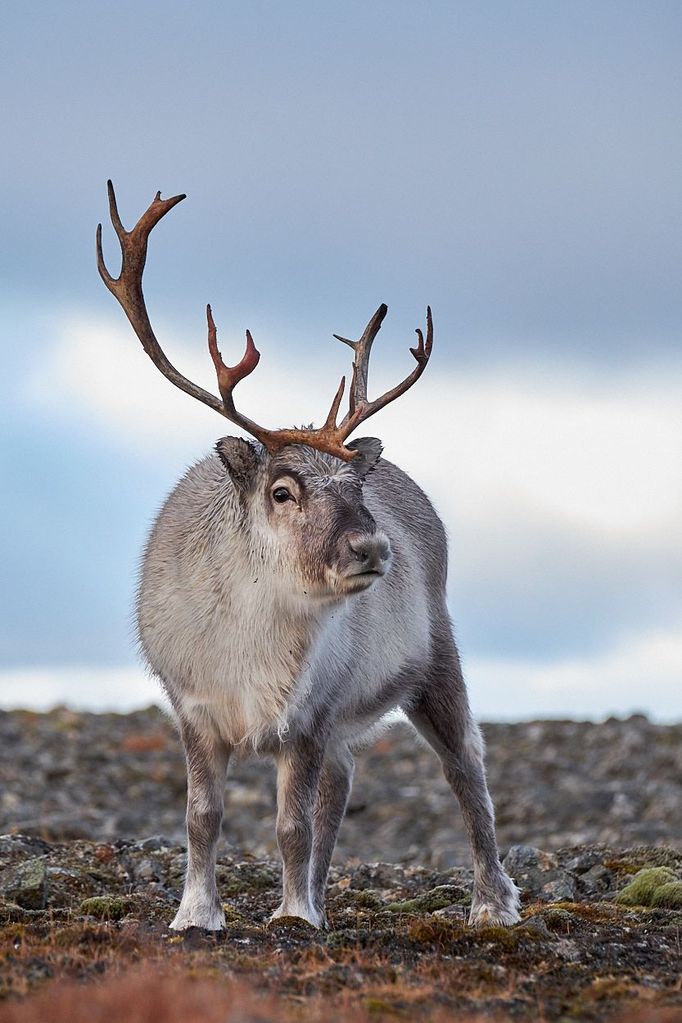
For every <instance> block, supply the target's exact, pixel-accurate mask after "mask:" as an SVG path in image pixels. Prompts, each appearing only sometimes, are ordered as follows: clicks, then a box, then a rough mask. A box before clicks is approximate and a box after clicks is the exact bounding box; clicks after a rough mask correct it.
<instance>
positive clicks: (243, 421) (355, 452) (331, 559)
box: [97, 181, 433, 596]
mask: <svg viewBox="0 0 682 1023" xmlns="http://www.w3.org/2000/svg"><path fill="white" fill-rule="evenodd" d="M108 190H109V210H110V215H111V221H112V224H113V226H114V230H115V231H116V235H117V237H118V240H119V243H120V246H121V253H122V265H121V272H120V275H119V276H118V277H117V278H114V277H112V276H111V274H110V273H109V271H108V270H107V268H106V266H105V263H104V256H103V253H102V225H101V224H100V225H99V226H98V228H97V266H98V270H99V273H100V276H101V277H102V280H103V281H104V283H105V284H106V286H107V288H108V289H109V291H111V293H112V294H113V295H114V296H115V297H116V299H117V300H118V301H119V303H120V304H121V306H122V308H123V310H124V312H125V314H126V316H127V317H128V319H129V320H130V323H131V324H132V326H133V329H134V330H135V333H136V334H137V336H138V338H139V339H140V341H141V342H142V346H143V347H144V350H145V351H146V352H147V354H148V355H149V357H150V358H151V359H152V361H153V362H154V364H155V366H156V367H157V368H158V369H159V370H160V371H161V372H162V373H163V374H164V376H166V377H167V378H168V379H169V380H170V381H171V383H173V384H175V386H176V387H179V388H180V389H181V390H183V391H185V392H186V393H187V394H189V395H191V396H192V397H193V398H196V399H197V400H198V401H201V402H203V403H204V404H205V405H208V406H209V408H212V409H214V410H215V411H216V412H219V413H220V414H221V415H223V416H225V418H227V419H229V420H230V421H231V422H233V423H235V424H236V425H237V426H240V427H241V428H242V429H244V430H245V431H246V432H247V433H249V434H251V436H252V437H255V438H256V440H257V441H259V442H260V444H259V445H257V446H256V445H253V444H251V443H249V442H248V441H245V440H241V439H240V438H236V437H225V438H223V439H222V440H220V441H219V442H218V444H217V451H218V454H219V455H220V458H221V459H222V461H223V464H224V465H225V468H226V470H227V471H228V472H229V474H230V477H231V479H232V481H233V483H234V486H235V490H236V491H237V493H238V495H239V500H240V501H241V502H242V504H243V507H244V508H245V509H247V510H248V512H249V516H248V518H249V522H250V523H251V527H252V528H253V529H254V530H255V532H256V533H257V534H258V541H259V542H260V543H261V544H262V545H263V549H264V550H268V551H270V553H271V554H272V555H274V557H275V558H276V560H277V561H278V563H279V564H280V565H282V566H284V565H288V566H289V567H290V569H291V570H292V573H293V575H294V576H296V577H297V578H298V579H299V580H300V583H301V586H302V588H303V591H304V592H305V593H308V592H311V593H314V594H318V595H320V596H332V595H340V594H343V593H352V592H359V591H361V590H363V589H366V588H367V587H368V586H369V585H371V583H372V582H373V581H374V580H375V579H377V578H379V577H380V576H381V575H383V574H384V572H385V571H386V570H387V568H388V565H389V563H390V556H391V550H390V545H389V542H388V539H387V538H386V536H385V535H384V534H383V533H380V532H377V528H376V523H375V522H374V519H373V518H372V516H371V514H370V512H369V511H368V509H367V507H366V506H365V504H364V501H363V494H362V487H363V482H364V480H365V477H366V476H367V474H368V473H369V472H370V471H371V470H372V469H373V468H374V466H375V465H376V463H377V461H378V459H379V456H380V454H381V442H380V441H378V440H376V439H375V438H363V439H360V440H355V441H351V442H350V443H346V441H347V439H348V437H349V436H350V434H351V433H352V432H353V431H354V430H355V429H356V428H357V427H358V426H359V425H360V423H362V422H364V421H365V420H366V419H368V418H369V417H370V416H371V415H373V414H374V413H375V412H378V411H379V410H380V409H382V408H383V407H384V406H385V405H388V404H389V402H391V401H394V400H395V399H396V398H398V397H399V396H400V395H401V394H404V393H405V391H407V390H408V389H409V388H410V387H411V386H412V385H413V384H414V383H415V382H416V381H417V380H418V379H419V377H420V376H421V374H422V373H423V371H424V369H425V368H426V364H427V362H428V360H429V356H430V354H431V348H432V345H433V322H432V318H431V310H430V309H427V332H426V340H425V339H424V335H423V334H422V332H421V330H417V332H416V333H417V345H416V347H415V348H411V349H410V351H411V353H412V355H413V356H414V358H415V360H416V363H417V365H416V366H415V367H414V369H413V370H412V372H411V373H410V374H409V375H408V376H407V377H405V379H404V380H402V381H401V382H400V383H399V384H397V385H396V386H395V387H393V388H392V389H391V390H389V391H387V392H386V393H385V394H383V395H381V396H380V397H379V398H376V399H374V401H369V400H368V398H367V374H368V368H369V357H370V353H371V349H372V344H373V342H374V339H375V337H376V335H377V334H378V332H379V329H380V327H381V324H382V322H383V319H384V317H385V315H386V313H387V311H388V310H387V307H386V306H385V305H381V306H379V308H378V309H377V311H376V312H375V313H374V315H373V316H372V318H371V320H370V321H369V323H368V324H367V326H366V328H365V330H364V332H363V334H362V336H361V337H360V338H359V339H358V340H357V341H351V340H349V339H348V338H344V337H340V336H339V335H338V334H335V335H334V336H335V337H336V338H337V339H338V340H339V341H342V342H343V343H344V344H347V345H348V346H349V347H350V348H351V349H352V350H353V353H354V357H353V375H352V381H351V387H350V393H349V407H348V411H347V412H346V414H345V416H344V417H343V419H342V420H341V421H340V422H338V421H337V420H338V415H339V409H340V406H341V401H342V399H343V394H344V391H345V383H346V382H345V377H344V378H342V379H341V383H340V384H339V387H338V389H337V391H336V394H335V395H334V399H333V401H332V404H331V408H330V410H329V414H328V416H327V418H326V420H325V422H324V424H323V426H322V427H320V428H319V429H313V428H312V427H307V428H303V429H284V430H269V429H266V428H264V427H262V426H260V425H258V424H257V423H255V422H253V420H251V419H249V418H247V417H246V416H245V415H243V414H242V413H241V412H238V411H237V409H236V407H235V404H234V399H233V392H234V388H235V387H236V385H237V384H238V383H239V381H240V380H243V379H244V377H246V376H248V375H249V374H250V373H253V371H254V370H255V368H256V366H257V365H258V362H259V360H260V353H259V352H258V350H257V349H256V346H255V345H254V343H253V338H252V337H251V334H250V332H249V331H248V330H247V332H246V349H245V351H244V355H243V356H242V359H241V361H240V362H239V363H237V365H236V366H227V365H226V364H225V363H224V362H223V359H222V356H221V354H220V351H219V350H218V342H217V332H216V327H215V323H214V320H213V315H212V312H211V307H210V305H209V306H207V308H206V315H207V321H208V348H209V352H210V354H211V358H212V360H213V363H214V366H215V369H216V374H217V378H218V389H219V391H220V396H221V397H220V398H217V397H216V396H215V395H213V394H211V393H210V392H209V391H206V390H204V389H203V388H202V387H199V386H198V385H197V384H194V383H192V381H190V380H188V379H187V377H185V376H183V375H182V374H181V373H180V372H178V370H177V369H176V368H175V367H174V366H173V365H172V364H171V363H170V362H169V360H168V359H167V357H166V355H165V354H164V352H163V351H162V349H161V346H160V345H159V342H158V341H157V339H156V336H155V334H154V331H153V329H152V325H151V322H150V320H149V315H148V313H147V309H146V306H145V301H144V295H143V292H142V274H143V272H144V266H145V261H146V257H147V243H148V240H149V235H150V233H151V231H152V229H153V227H154V226H155V225H156V224H157V223H158V222H159V220H161V218H162V217H163V216H165V214H166V213H168V211H169V210H171V209H172V208H173V206H175V205H177V203H179V202H181V201H182V200H183V199H184V198H185V196H184V195H177V196H174V197H173V198H170V199H162V198H161V193H160V192H157V194H156V197H155V198H154V200H153V201H152V203H151V205H150V206H149V208H148V209H147V210H146V211H145V212H144V213H143V214H142V216H141V217H140V219H139V220H138V222H137V224H136V225H135V227H133V228H132V230H131V231H127V230H126V229H125V228H124V227H123V224H122V223H121V219H120V217H119V213H118V208H117V205H116V196H115V194H114V188H113V185H112V183H111V181H109V182H108Z"/></svg>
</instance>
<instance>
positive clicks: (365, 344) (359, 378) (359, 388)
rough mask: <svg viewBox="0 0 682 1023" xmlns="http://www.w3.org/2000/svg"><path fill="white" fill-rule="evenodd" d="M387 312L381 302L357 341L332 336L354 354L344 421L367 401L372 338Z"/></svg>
mask: <svg viewBox="0 0 682 1023" xmlns="http://www.w3.org/2000/svg"><path fill="white" fill-rule="evenodd" d="M387 312H388V306H387V305H386V304H385V303H384V302H382V303H381V305H380V306H379V308H378V309H377V311H376V312H375V313H374V315H373V316H372V318H371V320H370V321H369V323H368V324H367V326H366V327H365V329H364V330H363V332H362V336H361V337H360V338H359V339H358V340H357V341H351V340H349V339H348V338H347V337H341V336H340V335H339V334H334V337H335V338H336V339H337V341H342V342H343V344H345V345H348V346H349V347H350V348H352V349H353V352H354V353H355V354H354V357H353V377H352V380H351V385H350V395H349V400H348V415H347V416H346V419H347V418H348V417H349V416H352V415H353V413H354V412H355V409H356V408H357V406H359V405H362V404H363V402H366V401H367V374H368V372H369V357H370V354H371V351H372V345H373V344H374V338H375V337H376V336H377V334H378V333H379V331H380V330H381V324H382V323H383V322H384V317H385V316H386V313H387ZM345 421H346V420H345V419H344V422H345Z"/></svg>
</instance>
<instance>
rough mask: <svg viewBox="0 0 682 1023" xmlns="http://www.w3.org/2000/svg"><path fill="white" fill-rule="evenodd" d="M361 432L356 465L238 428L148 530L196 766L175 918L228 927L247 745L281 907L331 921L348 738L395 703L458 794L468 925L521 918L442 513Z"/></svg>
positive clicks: (152, 592)
mask: <svg viewBox="0 0 682 1023" xmlns="http://www.w3.org/2000/svg"><path fill="white" fill-rule="evenodd" d="M355 443H356V446H357V448H358V450H359V451H360V454H359V455H358V456H357V457H356V459H355V460H354V461H353V462H351V463H344V462H341V461H340V460H338V459H336V458H333V457H332V456H330V455H326V454H321V453H320V452H317V451H314V450H312V449H310V448H306V447H302V446H290V447H288V448H285V449H282V450H281V451H279V452H278V453H277V454H276V455H274V456H270V455H268V454H267V453H266V452H265V451H264V450H263V449H262V448H261V447H260V446H259V445H255V444H250V443H247V442H244V441H238V440H237V439H235V438H224V439H223V440H222V441H220V442H219V443H218V454H214V455H210V456H209V457H207V458H205V459H203V460H202V461H201V462H199V463H198V464H197V465H196V466H194V467H193V468H192V469H190V470H189V472H188V473H187V474H186V475H185V477H184V478H183V479H182V480H181V481H180V483H179V484H178V485H177V487H176V488H175V490H174V491H173V493H172V494H171V496H170V497H169V498H168V500H167V501H166V504H165V506H164V507H163V509H162V511H161V513H160V515H159V516H158V518H157V521H156V523H155V525H154V528H153V530H152V534H151V537H150V539H149V543H148V545H147V550H146V553H145V557H144V562H143V570H142V578H141V583H140V590H139V599H138V620H139V633H140V639H141V644H142V648H143V650H144V653H145V655H146V658H147V660H148V662H149V664H150V666H151V667H152V669H153V670H154V671H155V672H156V673H157V675H158V676H159V677H160V679H161V680H162V682H163V685H164V686H165V688H166V691H167V692H168V695H169V698H170V701H171V703H172V705H173V708H174V710H175V712H176V715H177V717H178V720H179V722H180V729H181V734H182V738H183V742H184V744H185V749H186V755H187V764H188V779H189V784H188V814H187V828H188V845H189V866H188V874H187V880H186V885H185V891H184V894H183V899H182V903H181V906H180V909H179V911H178V914H177V916H176V918H175V920H174V921H173V923H172V925H171V926H172V927H174V928H176V929H180V930H181V929H183V928H186V927H189V926H193V925H194V926H201V927H206V928H209V929H213V930H215V929H219V928H220V927H222V926H224V917H223V913H222V909H221V907H220V903H219V900H218V895H217V892H216V887H215V854H216V843H217V839H218V835H219V831H220V822H221V816H222V791H223V779H224V775H225V769H226V766H227V761H228V759H229V756H230V754H231V752H232V751H233V750H235V749H237V750H239V751H247V750H251V751H256V752H260V753H265V754H270V755H273V756H274V757H275V759H276V761H277V765H278V814H277V839H278V843H279V847H280V851H281V855H282V861H283V871H284V873H283V899H282V903H281V905H280V907H279V909H278V910H277V911H276V913H275V916H278V915H296V916H301V917H303V918H305V919H307V920H309V921H310V922H311V923H313V924H314V925H316V926H323V925H324V921H325V917H324V890H325V886H326V879H327V873H328V870H329V864H330V861H331V857H332V853H333V849H334V845H335V842H336V836H337V833H338V829H339V827H340V825H341V821H342V819H343V815H344V812H345V807H346V803H347V799H348V794H349V792H350V786H351V782H352V773H353V758H352V755H351V749H352V748H353V747H354V746H356V745H358V744H359V743H361V742H362V739H363V736H366V735H367V734H368V733H369V731H370V730H371V729H372V727H373V726H374V725H375V724H376V723H377V721H378V720H379V719H380V718H381V717H382V716H383V715H384V714H386V713H387V712H388V711H390V710H392V709H395V708H396V707H401V708H402V709H403V710H404V711H405V713H406V714H407V715H408V717H410V719H411V720H412V722H413V723H414V725H415V727H416V728H417V729H418V730H419V731H420V732H421V733H422V734H423V735H424V737H425V738H426V739H427V741H428V742H429V743H430V744H431V745H432V746H433V748H434V750H435V751H436V753H437V754H438V756H439V757H440V759H441V762H442V765H443V770H444V773H445V777H446V778H447V780H448V782H449V784H450V785H451V787H452V789H453V792H454V793H455V795H456V796H457V798H458V800H459V803H460V806H461V809H462V813H463V816H464V820H465V823H466V826H467V829H468V833H469V837H470V840H471V846H472V851H473V856H474V874H475V879H474V895H473V903H472V909H471V917H470V920H471V922H472V923H474V924H480V923H486V922H487V923H499V924H510V923H513V922H515V921H516V920H518V918H519V917H518V893H517V891H516V889H515V887H514V885H513V884H512V882H511V881H510V880H509V878H508V877H507V876H506V874H505V873H504V871H503V870H502V867H501V865H500V862H499V857H498V853H497V847H496V842H495V831H494V817H493V808H492V803H491V801H490V797H489V795H488V789H487V785H486V779H485V768H484V762H483V748H482V742H481V738H480V733H479V731H478V728H477V726H476V725H475V723H474V722H473V720H472V717H471V712H470V710H469V704H468V700H467V694H466V688H465V685H464V681H463V678H462V673H461V669H460V663H459V657H458V654H457V650H456V647H455V643H454V639H453V636H452V630H451V626H450V622H449V619H448V614H447V609H446V602H445V581H446V574H447V544H446V539H445V532H444V529H443V526H442V524H441V522H440V520H439V519H438V517H437V515H436V513H435V511H434V510H433V508H432V506H431V504H430V502H429V501H428V499H427V498H426V496H425V495H424V493H423V492H422V491H421V490H420V489H419V487H417V485H416V484H415V483H414V482H413V481H412V480H411V479H410V478H409V477H408V476H407V475H406V474H405V473H403V472H402V471H401V470H400V469H398V468H397V467H396V466H394V465H392V464H391V463H390V462H387V461H385V460H383V459H380V458H379V455H380V452H381V445H380V442H379V441H376V440H375V439H373V438H364V439H362V440H360V441H357V442H355ZM356 462H357V465H356V464H355V463H356ZM282 488H284V490H282ZM275 492H278V494H279V497H280V498H282V493H285V494H288V495H289V498H287V499H285V500H283V502H280V501H276V500H275Z"/></svg>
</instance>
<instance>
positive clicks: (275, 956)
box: [0, 710, 682, 1023]
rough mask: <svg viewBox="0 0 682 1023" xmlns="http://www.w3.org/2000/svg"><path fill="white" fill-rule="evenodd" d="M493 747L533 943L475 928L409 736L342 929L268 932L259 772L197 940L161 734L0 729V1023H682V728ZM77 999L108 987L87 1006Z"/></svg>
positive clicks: (358, 819) (363, 769)
mask: <svg viewBox="0 0 682 1023" xmlns="http://www.w3.org/2000/svg"><path fill="white" fill-rule="evenodd" d="M485 730H486V736H487V739H488V749H489V764H490V777H491V787H492V789H493V793H494V796H495V801H496V803H497V806H498V814H499V818H500V829H499V830H500V844H501V847H502V851H503V855H504V856H505V863H506V866H507V869H508V870H509V872H510V873H511V875H512V876H513V877H514V878H515V879H516V880H517V883H518V884H519V886H520V887H521V889H522V891H523V921H522V923H521V924H520V925H517V926H516V927H514V928H511V929H509V930H504V929H499V928H494V927H493V928H484V929H482V930H472V929H470V928H469V927H468V926H467V925H466V915H467V908H468V904H469V902H470V896H471V873H470V870H469V867H468V865H467V864H468V859H467V856H466V849H465V843H464V839H463V835H462V831H461V825H460V822H459V815H458V812H457V811H456V809H455V806H454V802H453V799H452V797H451V796H450V794H449V792H448V791H447V788H446V787H445V785H444V783H443V782H442V780H441V778H440V774H439V770H438V767H437V764H436V762H435V758H434V757H433V756H432V754H431V753H430V752H429V751H428V750H426V749H425V748H423V747H421V746H418V745H416V744H415V740H414V738H413V736H412V735H411V734H410V732H409V731H408V730H407V729H406V728H405V727H401V728H398V729H395V730H394V731H392V732H391V733H389V734H388V735H385V736H384V737H383V738H381V739H380V740H379V743H378V744H377V745H376V746H375V747H374V748H373V749H371V750H367V751H365V752H364V753H363V754H361V755H360V756H359V758H358V776H357V782H356V787H355V793H354V797H353V804H352V806H351V814H350V816H349V818H348V820H347V821H346V823H345V824H344V827H343V830H342V838H341V843H340V851H339V856H338V858H337V862H336V864H335V866H334V868H333V872H332V877H331V886H330V893H329V906H328V909H329V917H330V923H331V929H330V930H329V931H328V932H326V933H324V934H323V933H319V932H315V931H313V930H312V929H311V928H309V927H308V926H307V925H305V924H303V923H301V922H297V921H295V920H284V921H278V922H277V924H276V925H268V923H267V920H268V917H269V914H270V913H271V912H272V910H273V909H274V908H275V906H276V905H277V904H278V902H279V897H280V893H279V869H278V865H277V862H276V860H275V859H274V858H273V857H272V849H273V834H272V832H273V807H274V793H273V776H272V770H271V769H269V768H268V767H267V765H263V764H259V763H257V762H245V763H244V762H243V763H240V764H237V765H236V768H235V770H234V772H233V778H232V781H231V783H230V785H229V788H228V791H229V795H228V799H227V819H228V826H227V830H226V835H227V836H229V838H230V840H231V841H230V843H229V844H228V842H225V843H224V844H223V847H222V850H221V856H220V860H219V868H218V879H219V888H220V892H221V896H222V898H223V900H224V902H225V905H226V912H227V919H228V930H227V933H226V934H225V935H222V936H220V937H215V936H210V935H207V934H205V933H202V932H198V931H190V932H188V933H186V934H185V935H182V936H181V935H176V934H173V933H172V932H169V931H168V929H167V923H168V921H169V920H170V919H171V918H172V915H173V912H174V908H175V906H176V905H177V902H178V899H179V895H180V890H181V884H182V876H183V870H184V866H185V850H184V847H183V846H182V844H181V843H182V841H183V836H182V830H181V819H182V812H183V807H182V804H183V799H184V770H183V764H182V759H181V756H180V753H179V749H178V743H177V738H176V737H175V735H174V733H173V730H172V728H171V727H170V725H169V724H168V722H167V721H166V720H165V719H164V718H163V717H162V716H161V715H160V714H159V713H158V712H157V711H155V710H149V711H144V712H140V713H137V714H132V715H124V716H117V715H101V716H98V715H81V714H74V713H71V712H67V711H63V710H62V711H55V712H53V713H51V714H48V715H39V714H29V713H26V712H11V713H5V714H0V757H1V760H0V777H1V778H2V783H3V785H2V795H1V796H0V814H1V816H0V831H5V832H7V835H6V836H5V837H3V838H0V996H2V997H3V1001H2V1003H0V1023H29V1021H34V1020H42V1019H44V1018H47V1017H48V1016H49V1018H50V1019H51V1020H52V1021H53V1023H66V1021H67V1020H68V1021H69V1023H80V1021H81V1020H83V1023H84V1021H85V1020H86V1019H87V1020H88V1021H89V1023H94V1021H95V1020H99V1019H100V1018H101V1019H102V1020H107V1021H108V1023H117V1021H119V1020H120V1021H123V1020H133V1019H134V1020H136V1021H137V1020H140V1021H141V1020H142V1019H144V1020H145V1021H146V1020H150V1021H151V1020H164V1021H166V1020H176V1019H177V1020H178V1021H179V1020H181V1019H182V1020H183V1021H187V1020H193V1019H197V1020H198V1019H202V1020H203V1021H204V1023H213V1020H214V1019H215V1020H216V1021H217V1020H218V1019H220V1021H221V1023H228V1021H229V1023H256V1021H260V1023H275V1021H279V1020H281V1021H283V1023H294V1021H301V1020H306V1021H308V1020H311V1021H320V1023H322V1021H327V1020H339V1021H342V1020H343V1021H348V1023H350V1021H351V1020H353V1021H355V1020H359V1021H368V1020H370V1019H371V1020H396V1019H398V1020H410V1021H411V1020H415V1021H418V1020H424V1021H426V1020H430V1021H434V1023H435V1021H438V1023H440V1021H445V1020H453V1019H469V1018H472V1019H473V1018H479V1019H480V1018H485V1019H490V1018H497V1019H504V1020H509V1019H518V1020H546V1021H550V1020H557V1021H559V1020H561V1021H568V1020H605V1019H625V1018H627V1019H628V1020H641V1021H645V1020H646V1021H654V1020H656V1021H660V1023H663V1021H664V1020H665V1021H666V1023H672V1021H679V1020H682V979H681V976H682V973H681V967H682V945H681V943H682V842H681V841H680V826H681V824H682V813H681V812H680V808H681V806H682V801H681V800H680V796H681V794H682V761H681V756H682V743H681V742H680V740H681V739H682V726H674V727H673V726H671V727H667V728H664V727H657V726H654V725H651V724H650V723H649V722H647V721H646V720H645V719H644V718H641V717H636V718H630V719H628V720H627V721H608V722H606V723H604V724H602V725H591V724H581V723H575V722H552V723H548V722H538V723H533V724H523V725H494V726H493V725H490V726H486V729H485ZM164 836H165V837H164ZM388 860H393V861H396V862H394V863H393V864H391V863H389V862H386V861H388ZM145 969H146V970H147V973H144V972H143V973H142V974H140V973H139V971H140V970H143V971H144V970H145ZM64 981H71V982H75V983H77V984H82V983H83V982H84V981H88V982H90V981H94V982H96V983H95V984H90V986H89V987H88V988H87V991H88V992H89V994H88V996H87V998H84V997H83V996H82V994H81V993H80V992H81V991H82V990H85V989H82V988H79V989H77V992H76V994H75V995H74V994H73V992H72V993H71V994H69V990H70V989H69V988H68V987H66V988H65V987H64V986H63V982H64ZM107 984H108V985H109V987H108V986H107ZM173 985H175V987H173ZM41 992H42V994H41ZM93 992H94V994H93ZM98 992H99V993H98ZM122 992H131V993H130V994H129V995H127V996H126V997H124V999H123V1001H121V997H120V996H121V993H122ZM142 992H143V993H144V998H145V999H146V1001H145V1003H144V1004H145V1005H146V1009H145V1013H146V1014H144V1015H143V1014H142V1013H143V1010H142V1008H140V1007H141V1006H142V1000H141V999H142V994H141V993H142ZM169 992H171V993H170V994H169ZM27 995H28V996H30V997H26V996H27ZM126 998H127V999H128V1000H126ZM41 999H42V1001H41ZM98 999H99V1001H98ZM131 999H132V1001H131ZM188 999H189V1000H190V1001H191V1000H192V999H194V1000H195V1001H194V1002H192V1004H190V1002H188ZM133 1002H134V1004H135V1005H136V1006H137V1009H136V1010H135V1012H133V1009H132V1008H131V1006H132V1004H133ZM199 1003H201V1008H200V1007H199ZM98 1006H99V1009H98ZM212 1013H213V1014H212Z"/></svg>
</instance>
